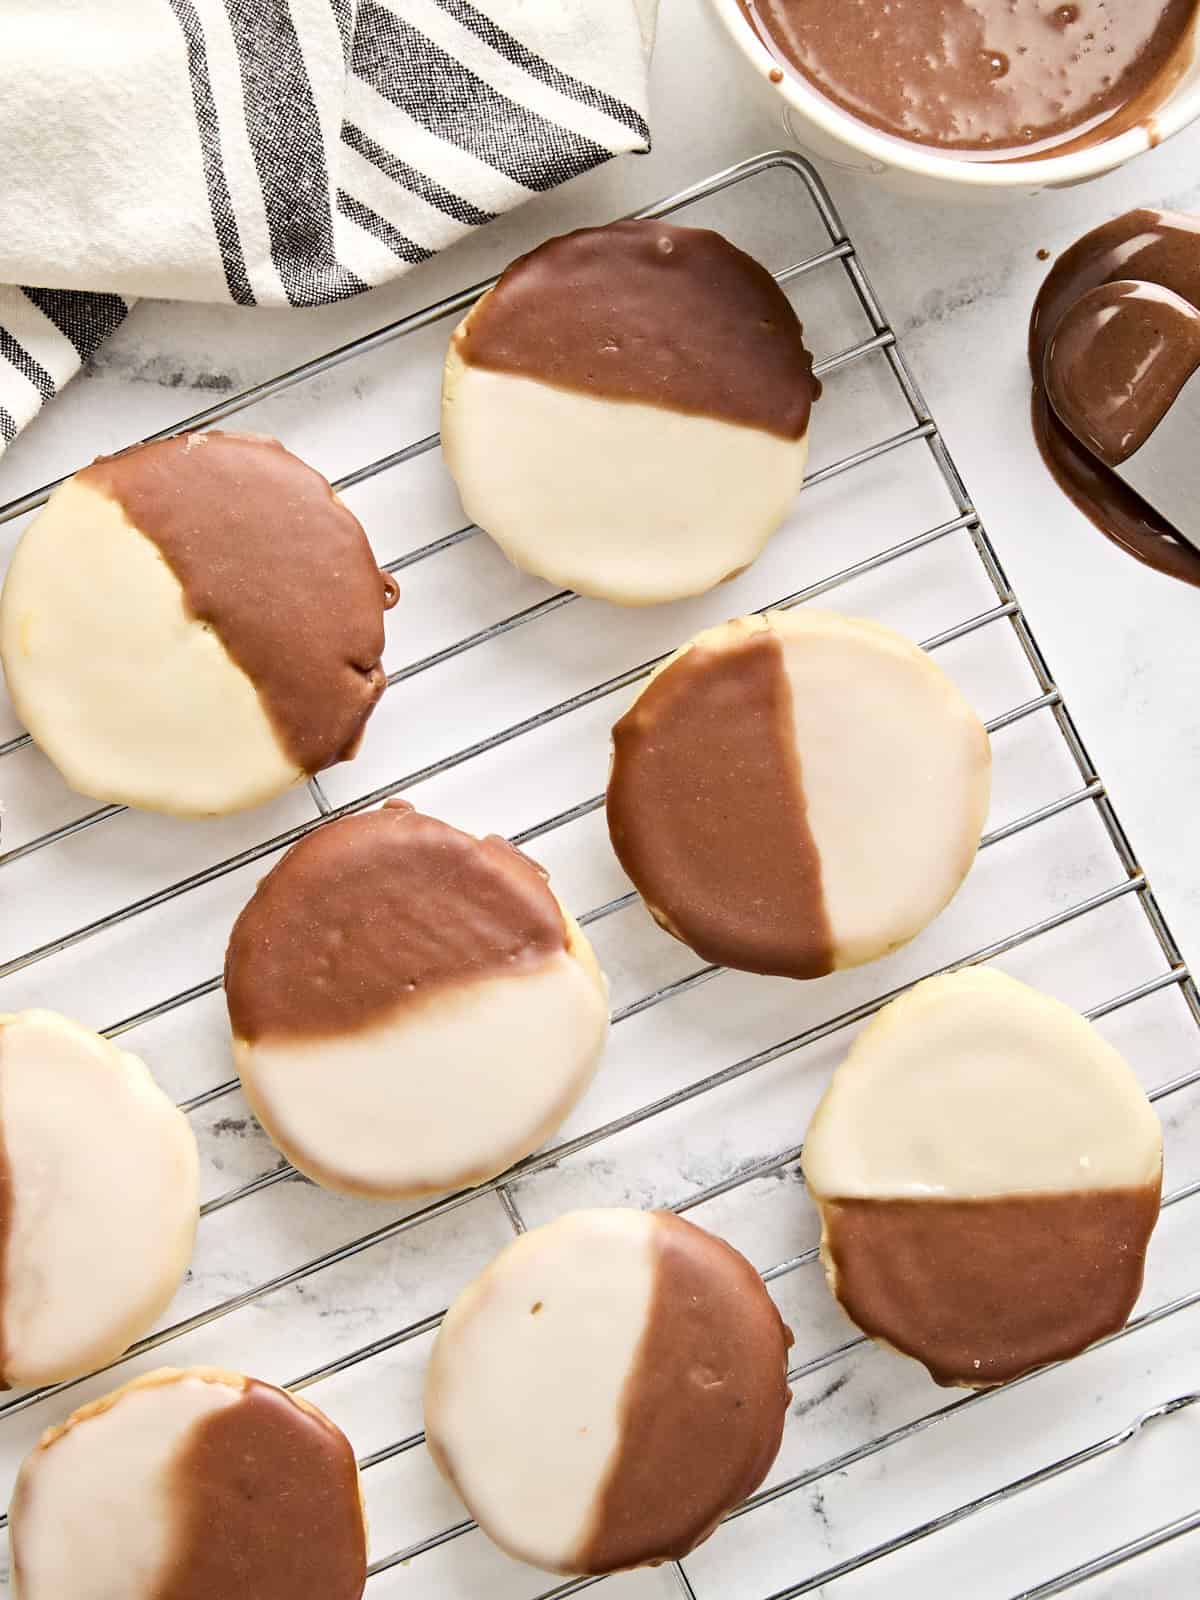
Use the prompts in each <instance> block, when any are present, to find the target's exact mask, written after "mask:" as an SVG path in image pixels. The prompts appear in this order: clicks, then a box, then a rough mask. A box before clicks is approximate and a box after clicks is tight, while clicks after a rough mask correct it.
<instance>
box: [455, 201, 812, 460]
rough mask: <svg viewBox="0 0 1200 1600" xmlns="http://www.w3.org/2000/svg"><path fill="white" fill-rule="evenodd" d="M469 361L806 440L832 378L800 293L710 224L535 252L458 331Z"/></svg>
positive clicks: (627, 230) (581, 239)
mask: <svg viewBox="0 0 1200 1600" xmlns="http://www.w3.org/2000/svg"><path fill="white" fill-rule="evenodd" d="M455 344H456V347H457V349H458V352H459V354H460V355H461V356H462V358H463V360H464V361H466V362H468V363H469V364H470V365H472V366H477V367H487V368H489V369H490V370H492V371H494V372H509V373H514V374H516V375H517V376H519V377H523V378H536V379H537V380H538V381H539V382H542V383H547V384H551V385H553V386H555V387H557V388H560V389H571V390H575V391H576V392H578V393H582V394H590V395H597V396H601V397H603V398H604V399H608V400H633V401H641V402H642V403H643V404H649V405H657V406H663V407H665V408H666V409H668V410H671V411H683V412H687V413H689V414H691V415H695V416H704V417H716V418H718V419H720V420H722V421H725V422H737V423H742V424H744V425H745V426H747V427H751V428H762V429H765V430H766V431H767V432H768V433H776V434H779V435H780V436H781V437H782V438H784V439H798V438H800V436H801V435H802V434H803V433H804V431H805V429H806V428H807V427H808V416H809V411H810V410H811V407H812V402H813V400H814V399H815V398H816V396H817V395H818V394H819V392H820V385H819V384H818V383H817V381H816V380H815V379H814V377H813V375H812V356H811V355H810V354H809V352H808V351H807V350H806V349H805V348H804V339H803V329H802V328H801V326H800V323H799V322H798V321H797V320H796V313H795V312H794V311H793V310H792V308H791V305H790V303H789V301H788V298H787V296H786V295H785V294H784V292H783V290H782V289H781V288H780V287H779V285H778V284H777V283H776V282H775V280H774V278H773V277H772V276H771V274H770V273H769V272H768V271H767V269H766V268H765V267H763V266H760V265H759V263H758V262H757V261H755V260H753V259H752V258H751V257H750V256H748V255H746V254H744V252H743V251H741V250H738V249H736V248H735V247H734V246H733V245H731V244H730V243H729V241H728V239H724V238H722V236H721V235H720V234H719V233H711V232H709V230H708V229H707V228H679V227H675V226H674V225H673V224H672V223H669V222H614V223H610V224H609V225H608V226H607V227H604V228H581V229H579V230H578V231H577V232H575V233H568V234H565V235H563V237H561V238H558V239H550V240H548V241H547V243H545V244H543V245H540V246H539V247H538V249H536V250H534V251H531V252H530V254H529V255H526V256H521V257H519V258H518V259H517V260H516V261H514V262H513V263H512V265H511V266H510V267H509V268H508V270H507V271H506V272H505V273H504V275H503V276H502V277H501V279H500V281H499V283H498V284H497V285H496V287H495V288H494V289H493V290H492V291H491V293H490V294H487V295H485V296H484V298H483V299H482V300H481V301H480V302H479V304H478V305H477V306H476V308H475V310H474V311H473V312H472V313H471V315H470V317H468V318H467V320H466V321H465V322H464V323H463V324H462V326H461V327H460V329H459V331H458V333H457V334H456V335H455Z"/></svg>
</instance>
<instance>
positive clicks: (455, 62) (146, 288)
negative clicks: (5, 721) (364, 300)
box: [0, 0, 657, 452]
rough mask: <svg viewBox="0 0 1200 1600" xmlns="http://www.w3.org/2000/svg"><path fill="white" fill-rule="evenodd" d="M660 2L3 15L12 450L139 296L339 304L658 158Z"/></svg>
mask: <svg viewBox="0 0 1200 1600" xmlns="http://www.w3.org/2000/svg"><path fill="white" fill-rule="evenodd" d="M656 6H657V0H100V3H97V0H0V452H2V451H3V449H4V448H5V446H6V445H7V444H9V443H11V441H12V440H13V439H14V438H15V437H16V435H17V433H18V432H19V430H20V429H21V428H22V427H23V426H24V425H25V424H26V423H27V422H28V421H29V420H30V418H31V417H33V416H34V415H35V414H36V413H37V411H38V410H39V409H40V408H41V407H42V405H44V404H45V402H46V401H47V400H49V399H50V398H51V397H52V396H53V395H54V394H55V393H56V391H57V390H58V389H60V388H61V387H62V386H63V384H64V383H65V382H66V381H67V380H68V379H69V378H70V377H71V376H72V375H73V374H74V373H75V372H76V371H77V370H78V368H79V366H80V363H81V362H82V361H85V360H87V358H88V357H89V356H91V355H92V354H93V352H94V351H95V350H96V349H97V348H98V346H99V345H100V344H101V343H102V342H103V340H104V339H105V338H107V336H108V335H109V334H110V333H111V332H112V331H113V329H114V328H116V327H117V326H118V324H119V323H120V322H121V321H122V320H123V319H124V317H125V316H126V314H127V313H128V311H129V309H130V307H131V305H132V304H133V302H134V300H135V299H136V298H137V297H139V296H154V297H156V298H161V299H172V300H211V301H225V302H230V301H232V302H234V303H236V304H238V305H247V306H251V305H263V306H288V305H291V306H311V305H320V304H324V303H326V302H328V301H331V300H340V299H344V298H346V297H348V296H350V295H354V294H359V293H361V291H362V290H364V289H367V288H370V287H372V286H373V285H375V284H380V283H385V282H387V281H388V280H389V279H392V278H395V277H397V276H398V275H399V274H400V273H402V272H404V271H406V270H407V269H408V268H409V267H410V266H413V265H415V264H416V263H418V262H421V261H427V260H428V259H429V258H430V257H431V256H433V255H435V254H436V253H437V252H438V251H439V250H443V249H445V247H446V246H447V245H450V244H453V243H454V242H455V240H457V239H460V238H462V237H463V236H464V235H465V234H468V233H470V232H472V231H473V230H474V229H475V228H478V227H481V226H482V225H483V224H484V223H485V222H489V221H491V220H492V219H493V218H494V217H495V216H496V215H497V214H498V213H500V212H502V211H508V210H511V209H512V207H514V206H517V205H519V204H520V203H521V201H522V200H525V199H527V198H528V197H529V196H530V195H531V194H536V193H540V192H541V191H543V190H546V189H551V188H553V187H554V186H555V185H556V184H559V183H562V182H564V180H566V179H567V178H573V177H575V176H577V175H578V174H579V173H582V172H586V171H588V169H589V168H591V167H594V166H597V165H599V164H600V163H601V162H603V161H607V160H609V159H610V157H612V156H614V155H620V154H623V153H625V152H628V151H638V150H646V149H648V148H649V143H650V133H649V129H648V127H647V125H646V72H647V63H648V57H649V52H650V47H651V43H652V38H653V27H654V15H655V7H656ZM17 284H20V285H25V286H26V287H22V288H16V287H3V285H17Z"/></svg>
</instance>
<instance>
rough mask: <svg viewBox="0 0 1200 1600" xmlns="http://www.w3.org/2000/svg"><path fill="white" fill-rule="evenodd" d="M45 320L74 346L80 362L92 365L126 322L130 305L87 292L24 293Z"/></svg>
mask: <svg viewBox="0 0 1200 1600" xmlns="http://www.w3.org/2000/svg"><path fill="white" fill-rule="evenodd" d="M21 292H22V293H23V294H24V296H25V298H26V299H27V300H30V301H32V302H33V304H34V305H35V306H36V307H37V308H38V310H39V311H40V312H41V313H42V315H43V316H44V317H48V318H49V319H50V321H51V322H52V323H53V324H54V326H55V327H56V328H57V329H58V331H59V333H61V334H63V335H64V337H65V338H67V339H69V340H70V341H71V343H72V344H73V345H74V346H75V350H76V353H77V354H78V356H79V359H80V361H89V360H91V358H92V356H94V355H95V353H96V351H97V350H98V349H99V348H100V346H101V345H102V344H103V343H104V341H105V339H107V338H108V336H109V334H110V333H113V332H114V331H115V330H116V329H117V328H119V327H120V326H121V324H122V323H123V322H124V321H125V318H126V317H127V316H128V315H129V302H128V301H127V300H122V298H121V296H120V295H119V294H90V293H89V292H88V291H87V290H85V289H23V290H22V291H21Z"/></svg>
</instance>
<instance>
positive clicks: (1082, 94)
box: [738, 0, 1197, 161]
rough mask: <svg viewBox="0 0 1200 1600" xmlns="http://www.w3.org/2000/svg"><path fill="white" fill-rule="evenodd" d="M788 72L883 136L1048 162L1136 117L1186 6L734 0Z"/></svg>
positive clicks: (1166, 77)
mask: <svg viewBox="0 0 1200 1600" xmlns="http://www.w3.org/2000/svg"><path fill="white" fill-rule="evenodd" d="M738 4H739V6H740V8H741V10H742V11H743V13H744V14H745V16H746V17H747V19H748V20H749V22H750V24H751V26H752V27H753V28H754V29H755V30H756V32H757V33H758V34H759V36H760V37H761V38H762V39H763V40H764V42H765V43H766V44H767V45H768V47H769V48H770V49H771V50H772V51H773V52H774V53H775V55H776V56H777V57H778V58H779V59H780V60H781V61H782V62H783V63H784V64H785V65H786V66H787V67H789V68H790V69H791V70H792V72H794V73H797V74H799V75H800V77H801V78H803V79H804V81H805V82H806V83H807V84H808V85H809V86H810V87H811V88H813V89H815V90H816V91H817V92H818V93H819V94H821V95H822V96H824V97H825V98H826V99H828V100H830V101H831V102H832V103H833V104H834V105H836V106H838V107H839V108H840V109H841V110H843V111H845V112H847V113H848V114H849V115H850V116H852V117H854V118H856V119H858V120H859V121H861V122H864V123H866V124H867V125H869V126H870V127H873V128H876V129H878V130H879V131H880V132H882V133H884V134H887V135H889V136H891V137H893V138H897V139H901V140H904V141H905V142H908V143H913V144H918V145H923V146H926V147H927V148H930V149H932V150H936V151H937V153H938V154H940V155H944V156H951V157H957V158H960V159H963V160H974V161H1011V160H1021V159H1024V160H1028V159H1036V158H1039V157H1046V156H1059V155H1063V154H1066V153H1068V152H1070V151H1074V150H1078V149H1082V148H1086V147H1087V146H1088V145H1091V144H1095V143H1099V142H1101V141H1105V140H1108V139H1111V138H1113V137H1114V136H1115V135H1117V134H1118V133H1121V132H1124V131H1127V130H1128V129H1130V128H1133V127H1136V126H1138V125H1140V124H1146V123H1148V122H1149V121H1150V120H1151V119H1152V117H1153V114H1154V112H1155V111H1156V110H1157V108H1158V107H1159V106H1160V105H1161V104H1162V102H1163V101H1164V100H1165V99H1166V98H1167V96H1168V95H1169V94H1170V93H1171V91H1172V90H1173V88H1174V87H1175V85H1176V84H1177V83H1178V82H1179V80H1180V78H1181V77H1182V76H1183V74H1184V72H1185V71H1186V69H1187V67H1188V65H1189V64H1190V62H1191V58H1192V46H1193V33H1194V23H1195V19H1196V15H1197V6H1196V0H1136V3H1133V0H1074V3H1070V4H1064V3H1062V0H890V3H888V0H841V3H838V4H830V3H829V0H738Z"/></svg>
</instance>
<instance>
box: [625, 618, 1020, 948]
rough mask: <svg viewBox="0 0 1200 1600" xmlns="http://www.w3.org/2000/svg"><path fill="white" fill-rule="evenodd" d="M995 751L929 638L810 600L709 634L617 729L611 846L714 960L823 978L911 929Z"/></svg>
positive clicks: (985, 790) (951, 861) (933, 911)
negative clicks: (924, 647) (923, 646)
mask: <svg viewBox="0 0 1200 1600" xmlns="http://www.w3.org/2000/svg"><path fill="white" fill-rule="evenodd" d="M990 779H991V753H990V749H989V746H988V740H987V735H986V733H985V731H984V729H983V727H982V725H981V723H980V722H979V719H978V718H977V717H976V716H975V714H974V712H973V711H972V710H971V709H970V707H969V706H968V705H967V703H966V702H965V700H964V699H963V698H962V696H961V694H960V693H959V691H958V690H957V689H956V688H955V686H954V684H953V683H952V682H951V681H950V679H949V678H947V677H946V675H945V674H944V673H943V672H942V671H941V670H940V668H938V667H937V666H935V665H934V663H933V662H932V661H931V660H930V658H929V657H928V656H927V655H925V654H924V652H923V651H921V650H919V649H918V648H917V646H916V645H914V644H911V643H910V642H909V641H908V640H907V639H904V638H902V637H901V636H900V635H899V634H896V633H893V632H892V631H891V630H890V629H887V628H882V627H880V626H879V625H878V624H876V623H873V622H864V621H862V620H860V619H856V618H851V617H841V616H837V615H834V614H833V613H831V612H821V611H812V610H809V609H807V608H805V609H797V610H795V611H788V612H779V611H776V612H767V613H766V614H765V615H764V616H756V617H743V618H741V619H739V620H738V621H735V622H729V623H725V624H723V625H722V626H721V627H718V628H711V629H709V630H707V631H706V632H704V633H701V634H698V635H697V637H696V638H695V639H693V640H692V641H691V643H690V644H687V645H685V646H684V647H683V649H682V650H680V651H678V652H677V653H676V654H675V655H674V656H672V657H671V658H670V660H668V661H667V662H666V663H665V664H664V665H663V666H661V667H660V668H659V669H658V671H657V672H656V673H655V674H654V675H653V677H652V678H651V679H650V680H649V682H648V683H647V684H646V686H645V687H644V688H643V690H642V691H641V693H640V694H639V695H638V698H637V699H636V700H635V701H634V703H633V705H632V706H631V707H630V708H629V710H628V711H627V712H626V713H625V715H624V716H623V717H622V718H621V719H620V721H619V722H618V723H617V724H616V726H615V727H614V729H613V757H612V770H611V773H610V775H609V782H608V793H607V809H608V826H609V833H610V835H611V838H612V843H613V848H614V850H615V851H616V853H617V855H618V857H619V858H620V861H621V865H622V866H623V867H624V868H625V870H626V872H627V873H628V874H629V876H630V878H631V879H632V880H633V883H634V885H635V886H636V888H637V889H638V891H639V893H640V894H641V896H642V898H643V899H644V900H645V902H646V905H647V907H648V909H649V910H650V912H651V914H652V915H653V916H654V917H655V918H656V919H657V921H658V922H660V923H661V924H662V926H663V927H664V928H666V930H667V931H668V932H669V933H672V934H674V935H675V937H676V938H678V939H681V940H682V941H683V942H684V943H685V944H687V945H690V946H691V948H692V949H693V950H695V951H696V953H697V954H698V955H700V956H703V957H704V959H705V960H707V961H713V962H717V963H719V964H721V965H723V966H730V967H740V968H743V969H744V970H746V971H749V972H763V973H774V974H777V975H779V976H782V977H791V978H815V977H820V976H821V975H822V974H824V973H827V972H831V971H833V970H834V969H835V968H839V967H850V966H857V965H859V964H860V963H862V962H865V961H872V960H874V959H875V958H876V957H878V956H882V955H886V954H887V952H888V951H890V950H894V949H895V948H897V946H899V945H902V944H904V943H906V942H907V940H909V939H911V938H913V936H914V935H915V934H917V933H919V932H920V930H921V929H922V928H923V927H924V926H925V925H926V923H928V922H929V921H930V920H931V918H933V917H934V916H936V915H937V913H938V912H939V911H940V910H941V909H942V907H943V906H944V905H945V904H946V902H947V901H948V900H949V899H950V897H951V896H952V895H953V894H954V892H955V891H956V890H957V888H958V886H959V884H960V883H961V882H962V879H963V877H964V876H965V875H966V872H967V870H968V868H969V867H970V865H971V862H972V861H973V859H974V856H975V851H976V849H977V847H978V844H979V837H980V832H981V830H982V827H983V822H984V818H985V817H986V815H987V807H988V797H989V792H990Z"/></svg>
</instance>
